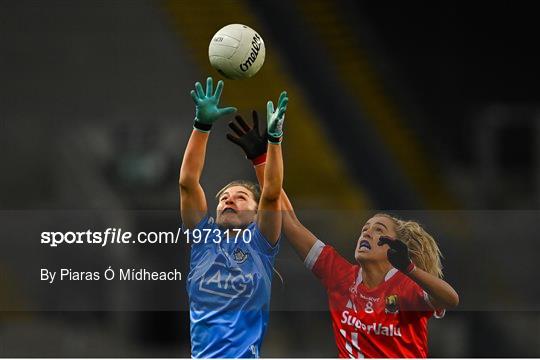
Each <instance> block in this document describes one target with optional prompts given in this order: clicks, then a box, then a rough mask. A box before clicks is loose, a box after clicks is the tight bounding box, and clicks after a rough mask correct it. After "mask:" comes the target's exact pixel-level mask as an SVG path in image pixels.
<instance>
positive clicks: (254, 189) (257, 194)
mask: <svg viewBox="0 0 540 360" xmlns="http://www.w3.org/2000/svg"><path fill="white" fill-rule="evenodd" d="M233 186H242V187H245V188H246V189H248V190H249V191H251V193H252V194H253V198H254V199H255V202H256V203H257V204H259V200H260V199H261V189H260V187H259V185H257V184H255V183H254V182H252V181H249V180H234V181H231V182H230V183H228V184H227V185H225V186H224V187H223V188H222V189H221V190H219V191H218V193H217V194H216V199H218V200H219V198H220V196H221V194H223V193H224V192H225V190H227V189H228V188H230V187H233Z"/></svg>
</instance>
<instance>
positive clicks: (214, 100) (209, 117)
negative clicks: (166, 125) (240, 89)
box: [191, 77, 236, 132]
mask: <svg viewBox="0 0 540 360" xmlns="http://www.w3.org/2000/svg"><path fill="white" fill-rule="evenodd" d="M213 87H214V85H213V81H212V78H211V77H208V78H207V79H206V92H205V91H204V90H203V87H202V85H201V83H200V82H198V81H197V82H196V83H195V90H191V97H192V98H193V101H194V102H195V122H194V123H193V126H194V127H195V128H196V129H198V130H201V131H205V132H208V131H210V129H211V128H212V124H213V123H214V122H216V120H217V119H219V118H220V117H222V116H224V115H227V114H231V113H233V112H236V108H234V107H225V108H218V104H219V98H220V97H221V92H222V91H223V81H222V80H219V81H218V83H217V86H216V91H215V92H213Z"/></svg>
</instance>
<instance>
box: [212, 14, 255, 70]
mask: <svg viewBox="0 0 540 360" xmlns="http://www.w3.org/2000/svg"><path fill="white" fill-rule="evenodd" d="M208 56H209V58H210V64H212V66H213V67H214V68H215V69H216V70H217V71H218V72H219V73H220V74H221V75H223V76H225V77H226V78H229V79H247V78H250V77H252V76H253V75H255V74H256V73H257V71H259V69H260V68H261V66H262V65H263V63H264V56H265V48H264V41H263V39H262V37H261V36H260V35H259V34H257V32H256V31H255V30H253V29H252V28H250V27H248V26H246V25H241V24H231V25H227V26H225V27H223V28H221V29H220V30H219V31H218V32H217V33H216V34H215V35H214V36H213V37H212V41H210V46H209V47H208Z"/></svg>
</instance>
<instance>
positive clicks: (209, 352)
mask: <svg viewBox="0 0 540 360" xmlns="http://www.w3.org/2000/svg"><path fill="white" fill-rule="evenodd" d="M196 229H198V230H201V231H202V234H201V235H202V240H201V242H200V243H198V244H195V243H194V244H193V245H191V261H190V269H189V275H188V280H187V291H188V295H189V310H190V325H191V328H190V330H191V356H192V357H195V358H254V357H259V352H260V348H261V343H262V340H263V337H264V334H265V332H266V327H267V325H268V316H269V306H270V291H271V284H272V271H273V265H274V259H275V256H276V254H277V252H278V248H279V245H276V246H271V245H270V244H269V243H268V241H267V240H266V238H265V237H264V236H263V235H262V234H261V232H260V231H259V228H258V227H257V224H256V223H251V224H250V225H249V226H248V227H247V229H246V230H245V232H246V233H244V234H242V235H240V236H238V238H237V239H236V241H235V234H234V233H230V234H229V235H227V233H225V232H224V231H222V230H221V229H219V228H218V226H217V225H216V224H215V223H214V219H213V218H211V217H208V216H205V217H204V218H203V219H202V220H201V222H200V223H199V224H198V225H197V226H196V227H195V228H194V230H196ZM207 234H208V237H206V235H207ZM205 240H206V241H205Z"/></svg>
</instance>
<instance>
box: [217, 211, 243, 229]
mask: <svg viewBox="0 0 540 360" xmlns="http://www.w3.org/2000/svg"><path fill="white" fill-rule="evenodd" d="M231 215H232V214H231ZM229 216H230V215H226V216H220V217H219V218H217V219H216V223H217V224H218V226H219V227H220V228H222V229H229V230H233V229H244V228H246V226H247V225H248V224H244V222H243V221H242V220H241V219H240V218H238V216H230V217H229Z"/></svg>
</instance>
